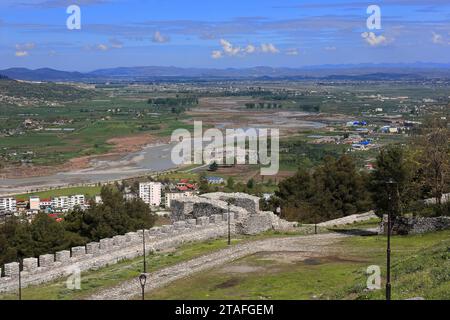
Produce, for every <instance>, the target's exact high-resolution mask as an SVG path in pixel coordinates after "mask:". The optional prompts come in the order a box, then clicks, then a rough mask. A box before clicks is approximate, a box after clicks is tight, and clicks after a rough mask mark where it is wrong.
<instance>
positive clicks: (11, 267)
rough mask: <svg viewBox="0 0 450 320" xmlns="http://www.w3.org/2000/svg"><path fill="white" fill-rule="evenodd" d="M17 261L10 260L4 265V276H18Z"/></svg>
mask: <svg viewBox="0 0 450 320" xmlns="http://www.w3.org/2000/svg"><path fill="white" fill-rule="evenodd" d="M19 268H20V266H19V263H18V262H11V263H6V264H5V265H4V269H5V277H10V278H15V277H18V276H19V270H20V269H19Z"/></svg>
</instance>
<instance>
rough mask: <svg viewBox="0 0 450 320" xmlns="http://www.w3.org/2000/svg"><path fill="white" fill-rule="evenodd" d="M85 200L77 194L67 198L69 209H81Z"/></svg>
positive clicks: (81, 195)
mask: <svg viewBox="0 0 450 320" xmlns="http://www.w3.org/2000/svg"><path fill="white" fill-rule="evenodd" d="M85 202H86V200H85V198H84V194H77V195H74V196H70V197H69V207H70V209H73V208H75V207H76V206H78V207H83V206H84V204H85Z"/></svg>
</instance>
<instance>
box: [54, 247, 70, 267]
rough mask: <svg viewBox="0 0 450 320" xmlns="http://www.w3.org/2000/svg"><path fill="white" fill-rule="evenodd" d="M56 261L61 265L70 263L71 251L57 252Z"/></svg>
mask: <svg viewBox="0 0 450 320" xmlns="http://www.w3.org/2000/svg"><path fill="white" fill-rule="evenodd" d="M55 261H56V262H60V263H63V264H64V263H67V262H69V261H70V251H69V250H62V251H57V252H56V254H55Z"/></svg>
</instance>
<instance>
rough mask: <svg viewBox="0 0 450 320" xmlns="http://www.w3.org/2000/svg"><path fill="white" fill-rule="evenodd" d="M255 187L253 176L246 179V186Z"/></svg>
mask: <svg viewBox="0 0 450 320" xmlns="http://www.w3.org/2000/svg"><path fill="white" fill-rule="evenodd" d="M254 187H255V180H253V178H250V180H248V181H247V188H248V189H253V188H254Z"/></svg>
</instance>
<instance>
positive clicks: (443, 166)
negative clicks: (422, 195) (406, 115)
mask: <svg viewBox="0 0 450 320" xmlns="http://www.w3.org/2000/svg"><path fill="white" fill-rule="evenodd" d="M422 130H423V135H422V136H421V138H420V139H419V145H420V149H421V156H420V158H419V161H420V163H421V165H422V168H423V178H424V184H425V186H426V187H428V188H429V189H430V190H431V195H432V197H434V198H435V199H436V203H437V205H438V207H441V205H442V195H443V194H444V192H445V191H446V187H447V188H448V185H449V184H450V181H449V180H450V160H449V159H450V143H449V141H450V140H449V139H450V133H449V129H448V125H447V123H446V122H444V121H441V120H438V119H430V120H428V121H427V122H426V123H425V124H424V126H423V128H422Z"/></svg>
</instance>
